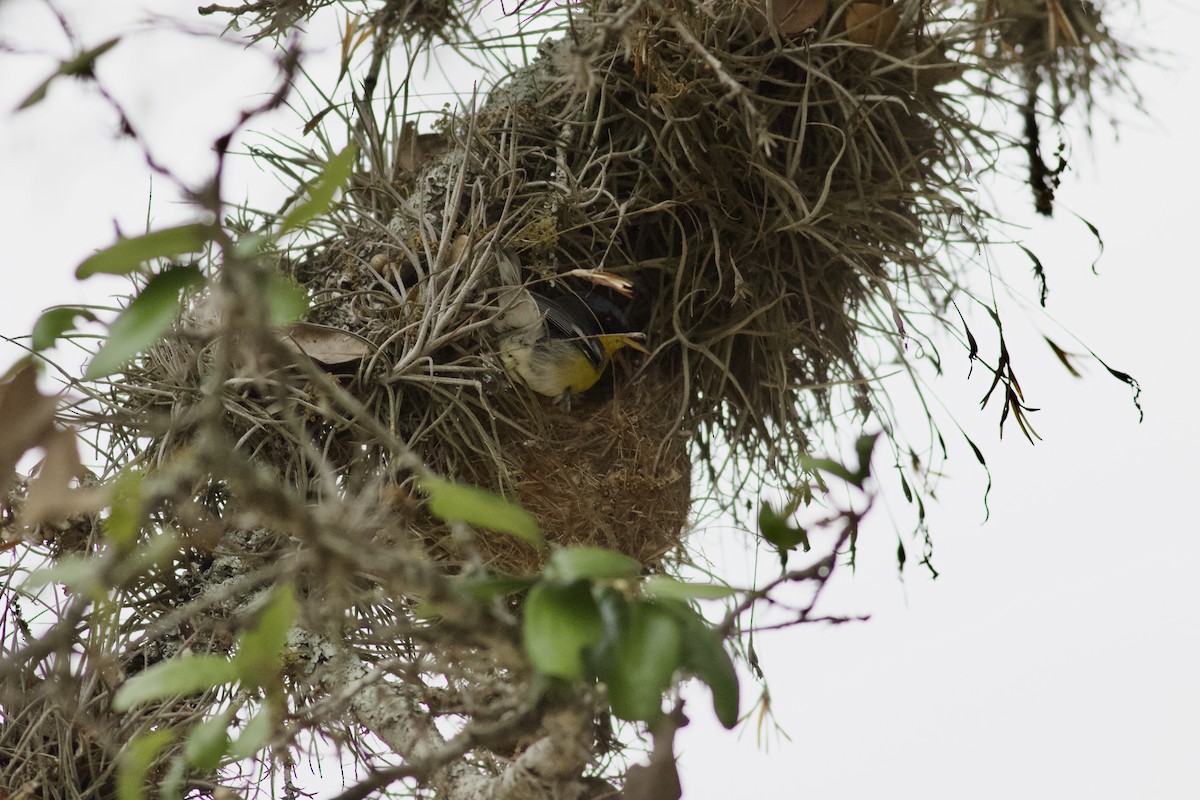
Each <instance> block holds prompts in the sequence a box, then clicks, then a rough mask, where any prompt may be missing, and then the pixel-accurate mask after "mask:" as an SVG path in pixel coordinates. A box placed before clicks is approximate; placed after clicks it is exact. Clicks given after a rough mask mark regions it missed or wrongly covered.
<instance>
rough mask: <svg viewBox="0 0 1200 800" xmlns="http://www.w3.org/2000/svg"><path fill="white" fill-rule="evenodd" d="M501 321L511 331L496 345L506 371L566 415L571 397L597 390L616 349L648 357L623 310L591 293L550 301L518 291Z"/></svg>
mask: <svg viewBox="0 0 1200 800" xmlns="http://www.w3.org/2000/svg"><path fill="white" fill-rule="evenodd" d="M502 317H503V320H502V322H501V323H500V326H501V327H506V328H508V329H509V330H512V331H513V332H511V333H509V334H508V335H507V336H505V337H504V339H503V340H502V341H501V343H500V359H501V361H502V362H503V364H504V367H505V369H506V370H508V372H509V374H510V375H513V376H514V377H515V378H516V379H517V380H518V381H520V382H521V383H523V384H524V385H526V386H528V387H529V388H530V389H532V390H533V391H535V392H537V393H538V394H542V395H545V396H547V397H553V398H555V400H557V401H558V405H559V407H560V408H562V409H563V410H564V411H570V408H571V399H572V398H573V397H574V396H575V395H578V394H582V393H583V392H586V391H587V390H588V389H590V388H592V387H593V386H595V385H596V382H597V381H599V380H600V378H601V376H602V375H604V371H605V369H607V368H608V365H609V362H610V361H611V360H612V356H613V354H614V353H616V352H617V351H618V350H621V349H622V348H625V347H629V348H632V349H634V350H639V351H641V352H643V353H648V352H649V351H648V350H647V349H646V348H645V347H644V346H643V345H642V344H641V342H640V341H639V340H640V339H643V338H644V337H643V335H642V334H640V333H635V332H633V331H630V330H629V323H628V321H627V320H626V319H625V314H624V313H623V312H622V311H621V309H620V308H618V307H617V305H616V304H615V303H613V302H612V301H611V300H609V299H607V298H605V297H602V296H600V295H598V294H594V293H592V294H583V295H579V294H567V293H564V294H560V295H556V296H553V297H552V296H549V295H545V294H541V293H538V292H534V291H532V290H529V289H520V290H519V291H518V292H517V293H516V294H514V295H511V296H510V300H509V302H508V304H507V306H506V308H505V310H504V311H503V312H502ZM513 329H515V330H513Z"/></svg>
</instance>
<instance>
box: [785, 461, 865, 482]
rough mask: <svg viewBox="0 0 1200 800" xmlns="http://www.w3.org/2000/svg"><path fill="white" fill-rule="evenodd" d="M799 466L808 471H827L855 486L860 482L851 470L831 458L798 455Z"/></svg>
mask: <svg viewBox="0 0 1200 800" xmlns="http://www.w3.org/2000/svg"><path fill="white" fill-rule="evenodd" d="M800 466H802V467H804V468H805V469H806V470H809V471H810V472H818V471H819V472H828V473H829V474H830V475H833V476H834V477H836V478H841V479H842V480H844V481H845V482H846V483H852V484H854V485H855V486H861V485H862V483H861V481H860V480H859V478H858V476H857V475H855V474H854V473H853V472H851V471H850V470H849V469H848V468H847V467H846V466H845V465H844V464H841V463H839V462H837V461H834V460H833V459H832V458H813V457H812V456H805V455H802V456H800Z"/></svg>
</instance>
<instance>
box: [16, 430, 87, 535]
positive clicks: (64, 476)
mask: <svg viewBox="0 0 1200 800" xmlns="http://www.w3.org/2000/svg"><path fill="white" fill-rule="evenodd" d="M41 444H42V447H43V448H45V450H46V457H45V458H44V459H42V461H41V463H40V464H39V466H38V469H37V474H36V475H35V476H34V477H33V479H32V480H30V481H29V494H28V495H27V497H26V498H25V506H24V508H22V509H21V522H22V524H24V525H30V526H32V525H37V524H40V523H43V522H51V521H54V520H62V519H67V518H69V517H74V516H77V515H79V514H87V513H90V512H93V511H97V510H99V509H100V508H101V507H102V506H103V505H104V502H105V496H106V493H105V492H104V491H102V490H99V489H79V488H75V487H72V486H71V481H72V480H75V479H80V478H83V477H85V476H86V475H87V470H85V469H84V468H83V464H82V463H81V462H80V460H79V446H78V444H77V441H76V437H75V431H74V430H71V429H66V428H55V429H53V430H51V431H50V432H49V434H47V435H46V437H45V438H44V439H43V440H42V443H41Z"/></svg>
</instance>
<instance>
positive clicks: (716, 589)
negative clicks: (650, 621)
mask: <svg viewBox="0 0 1200 800" xmlns="http://www.w3.org/2000/svg"><path fill="white" fill-rule="evenodd" d="M736 592H737V590H736V589H734V588H733V587H731V586H717V585H716V584H714V583H693V582H691V581H686V582H685V581H679V580H676V579H674V578H668V577H667V576H666V575H651V576H650V577H648V578H646V580H644V581H643V582H642V594H643V595H645V596H646V597H647V598H649V599H651V600H680V601H684V602H686V601H688V600H720V599H721V598H722V597H729V596H730V595H733V594H736Z"/></svg>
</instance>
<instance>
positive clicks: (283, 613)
mask: <svg viewBox="0 0 1200 800" xmlns="http://www.w3.org/2000/svg"><path fill="white" fill-rule="evenodd" d="M296 607H297V603H296V592H295V590H294V589H293V588H292V587H291V586H290V585H287V584H284V585H281V586H276V587H275V588H274V589H273V590H272V592H271V597H270V598H269V599H268V600H267V603H266V605H264V606H263V609H262V611H261V612H260V613H259V617H258V622H257V624H256V625H255V626H254V627H253V628H252V629H250V630H248V631H246V632H245V633H244V634H242V641H241V646H239V647H238V651H237V655H236V656H235V657H234V665H235V666H236V667H237V674H238V677H239V678H241V679H242V680H243V681H245V682H246V683H247V684H250V685H251V686H266V685H268V684H269V683H271V682H272V681H274V680H277V679H278V675H279V670H280V668H281V667H282V665H283V652H284V647H285V646H286V645H287V635H288V631H290V630H291V629H292V623H293V622H294V621H295V619H296Z"/></svg>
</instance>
